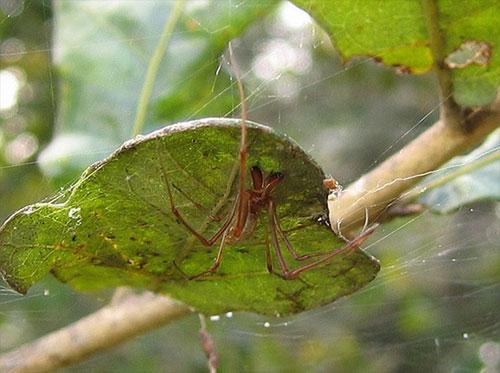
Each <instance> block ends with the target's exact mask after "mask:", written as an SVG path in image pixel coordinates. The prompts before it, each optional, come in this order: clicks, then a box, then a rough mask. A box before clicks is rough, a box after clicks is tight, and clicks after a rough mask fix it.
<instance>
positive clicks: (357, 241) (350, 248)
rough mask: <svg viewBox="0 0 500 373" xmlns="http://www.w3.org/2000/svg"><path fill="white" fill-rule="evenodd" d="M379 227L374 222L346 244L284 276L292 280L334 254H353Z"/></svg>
mask: <svg viewBox="0 0 500 373" xmlns="http://www.w3.org/2000/svg"><path fill="white" fill-rule="evenodd" d="M377 227H378V224H374V225H372V226H371V227H369V228H368V229H366V230H365V231H364V232H363V233H361V234H359V235H358V236H357V237H356V238H354V239H353V240H352V241H350V242H348V243H347V244H345V245H344V246H343V247H341V248H339V249H335V250H333V251H330V252H329V253H327V255H325V256H323V257H322V258H320V259H318V260H316V261H314V262H312V263H309V264H306V265H303V266H302V267H298V268H295V269H294V270H292V271H290V272H287V273H283V278H284V279H285V280H292V279H294V278H297V276H298V275H300V274H301V273H302V272H306V271H308V270H310V269H313V268H316V267H318V266H321V265H322V264H324V263H326V262H328V261H329V260H330V259H331V258H333V257H334V256H337V255H339V254H346V255H350V254H352V252H354V250H355V249H357V248H358V247H359V246H360V245H361V244H362V243H363V242H365V241H366V239H367V238H368V237H369V236H370V235H371V234H372V233H373V232H374V231H375V228H377Z"/></svg>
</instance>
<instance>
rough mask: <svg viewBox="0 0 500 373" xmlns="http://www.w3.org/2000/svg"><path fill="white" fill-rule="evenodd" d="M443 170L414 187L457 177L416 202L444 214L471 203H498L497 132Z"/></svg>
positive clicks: (499, 148) (499, 147) (499, 161)
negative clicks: (490, 200)
mask: <svg viewBox="0 0 500 373" xmlns="http://www.w3.org/2000/svg"><path fill="white" fill-rule="evenodd" d="M442 169H443V171H440V172H438V173H437V174H435V175H432V176H431V177H429V178H428V179H426V180H424V181H423V182H422V184H421V186H417V189H421V188H423V187H425V186H428V187H429V186H432V184H434V183H441V182H442V181H445V180H447V179H448V178H450V177H452V176H453V174H455V173H459V174H460V176H458V177H454V178H453V179H452V180H451V181H450V182H448V183H445V184H444V185H443V186H441V187H439V188H435V189H431V190H430V191H429V192H427V193H426V194H424V195H423V196H422V198H420V201H419V202H421V203H423V204H425V205H426V206H428V207H429V208H431V209H432V210H433V211H435V212H439V213H443V214H445V213H449V212H452V211H454V210H456V209H458V208H459V207H461V206H463V205H466V204H470V203H472V202H476V201H480V200H485V199H492V200H500V130H497V131H495V132H493V133H492V134H491V135H490V136H489V137H488V139H487V140H486V141H485V142H484V144H483V145H481V146H480V147H478V148H477V149H475V150H474V151H472V152H471V153H469V154H467V155H465V156H462V157H455V158H454V159H453V160H451V161H450V162H448V163H447V164H446V165H444V166H443V167H442Z"/></svg>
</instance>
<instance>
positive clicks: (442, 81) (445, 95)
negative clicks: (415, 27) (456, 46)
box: [422, 0, 464, 127]
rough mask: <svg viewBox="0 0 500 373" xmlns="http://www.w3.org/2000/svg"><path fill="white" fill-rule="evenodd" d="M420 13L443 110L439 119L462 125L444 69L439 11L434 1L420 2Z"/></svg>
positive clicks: (448, 77) (442, 38) (458, 107)
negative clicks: (423, 20)
mask: <svg viewBox="0 0 500 373" xmlns="http://www.w3.org/2000/svg"><path fill="white" fill-rule="evenodd" d="M422 11H423V14H424V18H425V21H426V23H427V31H428V33H429V42H430V49H431V52H432V57H433V60H434V71H435V72H436V75H437V79H438V82H439V89H440V96H441V102H443V108H442V111H441V119H442V120H443V121H444V122H445V123H446V124H447V125H449V126H457V127H460V126H462V125H463V119H464V118H463V116H462V113H461V109H460V106H459V105H458V104H457V103H456V102H455V100H454V98H453V91H452V81H451V75H450V71H449V70H448V68H447V67H446V65H445V63H444V60H445V58H446V55H445V52H446V49H445V43H444V35H443V32H442V30H441V28H440V27H439V9H438V4H437V1H436V0H422Z"/></svg>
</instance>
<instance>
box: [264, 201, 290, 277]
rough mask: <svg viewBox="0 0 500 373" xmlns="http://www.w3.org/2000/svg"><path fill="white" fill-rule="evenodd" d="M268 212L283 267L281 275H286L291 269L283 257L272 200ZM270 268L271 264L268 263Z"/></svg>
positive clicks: (275, 244)
mask: <svg viewBox="0 0 500 373" xmlns="http://www.w3.org/2000/svg"><path fill="white" fill-rule="evenodd" d="M268 214H269V225H270V228H271V238H272V242H273V245H274V249H275V250H276V256H277V257H278V263H279V265H280V268H281V274H280V276H281V277H286V276H287V275H288V273H290V270H289V269H288V265H287V264H286V260H285V258H284V257H283V253H282V252H281V247H280V243H279V240H278V234H277V233H276V223H275V220H274V216H275V215H276V209H275V207H274V202H273V201H272V200H271V201H269V204H268ZM268 268H269V265H268Z"/></svg>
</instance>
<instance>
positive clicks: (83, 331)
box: [0, 292, 192, 373]
mask: <svg viewBox="0 0 500 373" xmlns="http://www.w3.org/2000/svg"><path fill="white" fill-rule="evenodd" d="M191 312H192V310H191V309H190V308H189V307H187V306H186V305H184V304H182V303H180V302H177V301H174V300H172V299H170V298H167V297H162V296H159V295H155V294H153V293H149V292H146V293H143V294H133V293H132V294H128V295H127V296H125V298H124V299H122V300H120V301H119V302H117V303H112V304H110V305H108V306H106V307H103V308H101V309H100V310H99V311H97V312H95V313H93V314H91V315H89V316H87V317H84V318H83V319H81V320H78V321H76V322H75V323H73V324H71V325H68V326H66V327H64V328H62V329H60V330H57V331H55V332H53V333H51V334H48V335H46V336H44V337H41V338H39V339H37V340H36V341H34V342H31V343H27V344H25V345H23V346H21V347H19V348H18V349H16V350H14V351H12V352H9V353H6V354H4V355H1V356H0V372H9V373H21V372H23V373H27V372H49V371H53V370H55V369H58V368H62V367H64V366H67V365H70V364H74V363H76V362H78V361H82V360H84V359H86V358H87V357H89V356H91V355H93V354H95V353H96V352H98V351H102V350H105V349H107V348H110V347H113V346H115V345H117V344H119V343H121V342H123V341H126V340H129V339H131V338H133V337H134V336H137V335H140V334H143V333H145V332H147V331H149V330H152V329H156V328H158V327H160V326H162V325H164V324H167V323H169V322H171V321H173V320H176V319H178V318H179V317H182V316H185V315H188V314H190V313H191Z"/></svg>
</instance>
